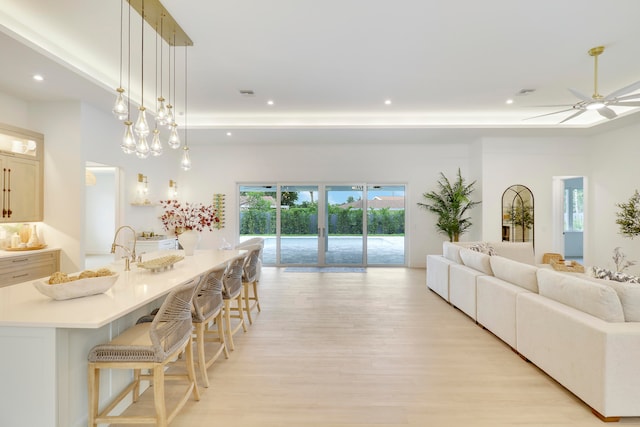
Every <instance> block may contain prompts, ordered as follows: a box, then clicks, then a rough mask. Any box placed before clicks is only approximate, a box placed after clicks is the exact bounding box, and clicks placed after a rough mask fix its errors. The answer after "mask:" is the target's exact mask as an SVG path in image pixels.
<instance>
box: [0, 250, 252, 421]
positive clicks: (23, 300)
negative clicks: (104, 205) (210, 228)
mask: <svg viewBox="0 0 640 427" xmlns="http://www.w3.org/2000/svg"><path fill="white" fill-rule="evenodd" d="M244 252H245V251H238V250H224V251H222V250H209V251H196V253H195V254H194V255H193V256H188V257H185V259H184V260H183V261H180V262H178V263H176V264H175V266H174V267H173V268H172V269H169V270H166V271H163V272H158V273H152V272H150V271H148V270H144V269H138V268H137V267H135V266H133V265H132V267H131V271H129V272H125V271H123V270H124V264H123V262H122V261H120V262H118V263H116V264H111V265H109V266H108V267H109V268H110V269H111V270H113V271H115V272H117V273H119V275H120V277H119V278H118V280H117V282H116V283H115V285H114V286H113V287H112V288H111V289H109V290H108V291H107V292H106V293H104V294H100V295H94V296H89V297H84V298H78V299H72V300H65V301H55V300H52V299H50V298H48V297H46V296H44V295H42V294H41V293H40V292H38V291H37V290H36V288H35V287H34V286H33V283H32V282H24V283H20V284H17V285H13V286H7V287H4V288H0V349H1V353H0V395H1V396H2V399H0V426H7V427H9V426H11V427H35V426H37V427H80V426H86V425H87V418H88V416H87V413H88V403H87V355H88V353H89V350H90V349H91V348H92V347H93V346H94V345H96V344H100V343H104V342H108V341H109V340H111V339H112V338H113V337H115V336H117V335H118V334H120V333H121V332H122V331H124V330H125V329H126V328H128V327H130V326H131V325H133V324H134V323H135V321H136V320H137V319H138V318H139V317H140V316H142V315H145V314H148V313H149V312H150V311H151V310H152V309H153V308H156V307H159V306H160V304H161V303H162V301H163V299H164V297H165V296H166V295H167V294H168V293H169V291H170V290H171V289H173V288H174V287H176V286H178V285H180V284H182V283H185V282H187V281H189V280H190V279H192V278H196V277H199V276H200V275H202V274H203V273H205V272H206V271H208V270H209V269H210V268H213V267H215V266H217V265H221V264H226V263H228V262H229V261H230V260H232V259H234V258H235V257H237V256H238V255H240V254H242V253H244ZM164 254H165V255H166V253H164ZM149 256H150V257H153V256H152V255H151V254H150V255H149ZM129 378H130V376H129V374H127V373H124V372H110V373H109V374H108V375H103V379H102V383H101V390H102V392H101V397H103V398H104V401H103V402H101V403H105V402H106V401H107V400H109V399H110V397H111V396H112V395H115V394H117V393H118V392H119V390H121V389H122V387H124V386H125V385H126V384H127V383H128V381H129Z"/></svg>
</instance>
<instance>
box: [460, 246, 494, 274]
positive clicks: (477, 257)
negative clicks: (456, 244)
mask: <svg viewBox="0 0 640 427" xmlns="http://www.w3.org/2000/svg"><path fill="white" fill-rule="evenodd" d="M460 258H462V263H463V264H464V265H466V266H467V267H470V268H473V269H474V270H478V271H480V272H481V273H484V274H487V275H489V276H493V271H492V270H491V263H490V259H491V257H490V256H489V255H487V254H483V253H480V252H476V251H472V250H471V249H467V248H462V249H460Z"/></svg>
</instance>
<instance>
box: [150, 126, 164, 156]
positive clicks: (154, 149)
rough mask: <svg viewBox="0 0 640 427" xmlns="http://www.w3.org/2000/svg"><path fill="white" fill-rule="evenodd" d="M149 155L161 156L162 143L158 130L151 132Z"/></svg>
mask: <svg viewBox="0 0 640 427" xmlns="http://www.w3.org/2000/svg"><path fill="white" fill-rule="evenodd" d="M151 154H152V155H154V156H159V155H161V154H162V142H160V131H159V130H158V129H154V130H153V139H152V140H151Z"/></svg>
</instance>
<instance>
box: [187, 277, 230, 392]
mask: <svg viewBox="0 0 640 427" xmlns="http://www.w3.org/2000/svg"><path fill="white" fill-rule="evenodd" d="M226 269H227V266H226V265H222V266H220V267H216V268H213V269H211V270H209V271H208V272H207V274H206V275H205V276H203V278H202V280H201V281H200V284H199V285H198V287H197V289H196V293H195V295H194V297H193V308H194V310H193V314H192V321H193V326H194V329H195V339H196V349H197V353H198V367H199V368H200V374H201V376H202V381H203V382H204V385H205V387H209V377H208V375H207V368H209V366H211V365H212V364H213V362H215V361H216V359H217V358H218V356H220V354H221V353H222V352H224V355H225V357H226V358H227V359H228V358H229V352H228V350H227V346H226V344H225V339H224V329H223V322H222V311H223V307H224V300H223V299H222V288H223V286H224V284H223V279H224V274H225V272H226ZM212 326H215V328H216V329H215V330H213V329H209V328H210V327H212ZM205 343H217V344H218V345H217V346H216V347H214V349H213V351H212V354H211V355H210V356H209V357H207V356H206V354H205Z"/></svg>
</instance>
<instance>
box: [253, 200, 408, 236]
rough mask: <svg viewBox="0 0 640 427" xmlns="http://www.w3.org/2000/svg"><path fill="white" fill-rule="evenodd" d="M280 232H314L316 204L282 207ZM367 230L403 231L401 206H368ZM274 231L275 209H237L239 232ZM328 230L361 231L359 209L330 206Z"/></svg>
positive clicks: (264, 232) (371, 231) (316, 218)
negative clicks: (304, 206)
mask: <svg viewBox="0 0 640 427" xmlns="http://www.w3.org/2000/svg"><path fill="white" fill-rule="evenodd" d="M280 215H281V233H282V234H284V235H316V234H317V230H318V214H317V212H316V209H315V208H289V209H282V210H281V212H280ZM367 221H368V227H367V228H368V233H369V234H400V235H403V234H404V210H397V211H392V210H390V209H388V208H384V209H377V210H373V209H371V210H369V212H368V218H367ZM275 233H276V212H275V210H262V209H247V210H243V211H241V212H240V235H273V234H275ZM329 234H333V235H361V234H362V209H353V208H348V209H338V208H331V207H330V209H329Z"/></svg>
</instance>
